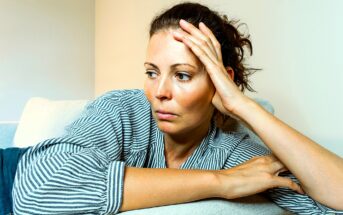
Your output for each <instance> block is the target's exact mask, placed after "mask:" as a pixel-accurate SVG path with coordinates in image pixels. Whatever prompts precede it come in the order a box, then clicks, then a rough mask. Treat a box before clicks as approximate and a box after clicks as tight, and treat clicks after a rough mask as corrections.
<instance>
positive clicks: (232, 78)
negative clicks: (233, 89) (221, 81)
mask: <svg viewBox="0 0 343 215" xmlns="http://www.w3.org/2000/svg"><path fill="white" fill-rule="evenodd" d="M225 69H226V72H227V74H229V76H230V78H231V80H232V81H233V80H234V78H235V72H234V71H233V69H232V68H231V67H230V66H227V67H225Z"/></svg>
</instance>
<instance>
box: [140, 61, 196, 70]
mask: <svg viewBox="0 0 343 215" xmlns="http://www.w3.org/2000/svg"><path fill="white" fill-rule="evenodd" d="M144 65H150V66H152V67H154V68H155V69H158V66H156V65H155V64H153V63H150V62H145V63H144ZM177 66H190V67H193V68H194V69H196V66H193V65H191V64H189V63H175V64H173V65H171V67H172V68H175V67H177Z"/></svg>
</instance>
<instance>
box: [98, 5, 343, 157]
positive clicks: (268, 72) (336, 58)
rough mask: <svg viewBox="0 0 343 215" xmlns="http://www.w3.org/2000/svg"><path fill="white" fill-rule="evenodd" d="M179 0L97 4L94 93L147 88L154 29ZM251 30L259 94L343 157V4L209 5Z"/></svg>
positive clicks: (281, 114) (278, 113)
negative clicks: (154, 20)
mask: <svg viewBox="0 0 343 215" xmlns="http://www.w3.org/2000/svg"><path fill="white" fill-rule="evenodd" d="M175 2H179V1H176V0H165V1H159V0H146V1H138V0H127V1H113V0H101V1H96V83H95V93H96V95H100V94H101V93H103V92H105V91H107V90H110V89H114V88H141V87H142V86H143V85H142V83H143V78H144V76H143V73H144V70H143V62H144V58H145V48H146V44H147V39H148V37H147V36H148V27H149V26H148V25H149V23H150V21H151V19H152V17H153V16H154V15H156V13H158V12H159V11H161V9H163V8H166V7H168V6H170V5H172V4H173V3H175ZM198 2H203V3H206V4H207V5H208V6H210V7H211V8H213V9H216V10H218V11H220V12H224V13H226V14H227V15H228V16H229V17H231V18H239V19H241V21H242V22H245V23H246V24H247V25H248V27H249V32H250V34H251V39H252V42H253V46H254V55H253V57H251V58H250V59H249V61H248V62H249V63H250V64H251V65H252V66H255V67H260V68H262V69H263V70H262V71H261V72H258V73H256V74H255V75H254V76H253V77H252V79H251V80H252V82H253V87H254V88H255V89H256V90H257V91H258V93H257V94H251V93H248V95H249V96H253V97H262V98H266V99H268V100H270V102H271V103H272V104H273V105H274V107H275V109H276V116H277V117H279V118H281V119H282V120H283V121H285V122H286V123H288V124H289V125H291V126H292V127H294V128H296V129H298V130H300V131H301V132H303V133H304V134H305V135H307V136H309V137H311V138H312V139H313V140H315V141H317V142H319V143H320V144H322V145H323V146H325V147H327V148H329V149H330V150H332V151H334V152H336V153H337V154H339V155H341V156H343V126H342V122H343V99H342V96H341V95H340V94H341V93H342V92H343V85H342V84H341V83H343V75H342V68H343V61H342V60H341V55H342V54H341V53H340V51H342V50H343V41H342V40H341V38H343V25H342V23H341V22H342V20H343V15H342V13H341V10H342V8H343V1H340V0H328V1H323V0H302V1H297V0H278V1H275V0H259V1H251V0H231V1H228V0H203V1H198Z"/></svg>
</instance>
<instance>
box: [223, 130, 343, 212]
mask: <svg viewBox="0 0 343 215" xmlns="http://www.w3.org/2000/svg"><path fill="white" fill-rule="evenodd" d="M267 154H271V151H270V150H269V149H267V148H265V147H264V146H261V145H259V144H258V143H256V142H254V141H253V140H252V139H250V138H249V136H246V137H245V138H244V139H243V140H242V142H240V143H239V144H238V145H237V147H236V148H235V149H234V150H233V152H232V154H231V156H230V157H229V158H228V159H227V161H226V163H225V166H224V169H228V168H232V167H234V166H237V165H239V164H241V163H244V162H246V161H248V160H249V159H251V158H252V157H254V156H263V155H267ZM280 176H282V177H289V178H291V179H292V180H293V181H294V182H296V183H298V184H300V183H299V181H298V180H297V179H296V177H295V176H294V175H292V174H291V173H290V172H284V173H281V174H280ZM265 194H267V196H268V197H269V198H270V199H271V200H272V201H273V202H275V203H276V204H277V205H278V206H280V207H282V208H284V209H286V210H288V211H291V212H293V213H295V214H343V211H337V210H334V209H331V208H329V207H327V206H324V205H322V204H320V203H319V202H317V201H315V200H313V199H312V198H311V197H309V196H308V195H302V194H298V193H297V192H295V191H293V190H291V189H289V188H273V189H269V190H267V191H266V192H265Z"/></svg>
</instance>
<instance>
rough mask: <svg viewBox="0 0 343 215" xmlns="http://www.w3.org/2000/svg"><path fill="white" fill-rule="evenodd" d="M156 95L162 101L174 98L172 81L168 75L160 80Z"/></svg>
mask: <svg viewBox="0 0 343 215" xmlns="http://www.w3.org/2000/svg"><path fill="white" fill-rule="evenodd" d="M155 97H156V98H157V99H159V100H161V101H163V100H170V99H171V98H172V89H171V83H170V80H168V77H162V78H161V79H160V80H159V81H158V84H157V90H156V94H155Z"/></svg>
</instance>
